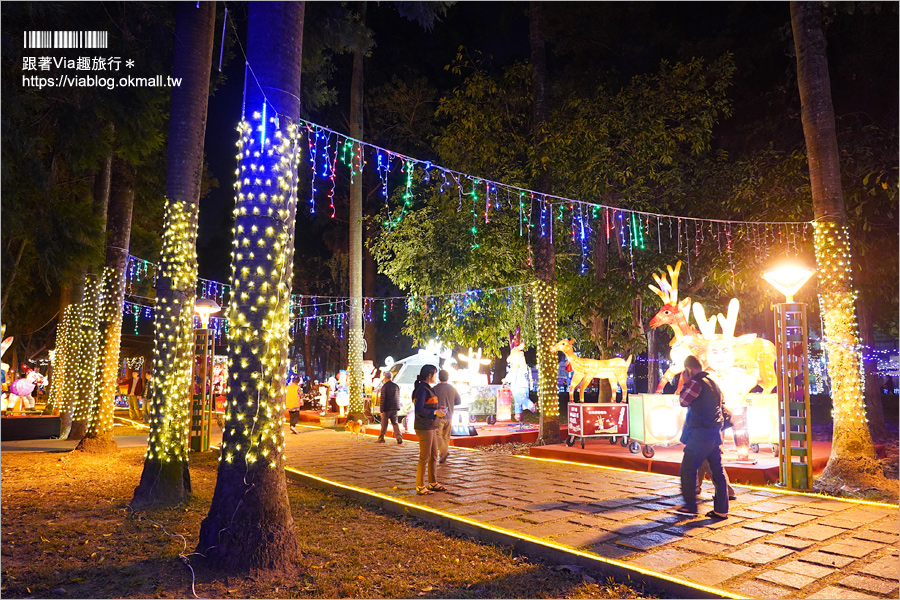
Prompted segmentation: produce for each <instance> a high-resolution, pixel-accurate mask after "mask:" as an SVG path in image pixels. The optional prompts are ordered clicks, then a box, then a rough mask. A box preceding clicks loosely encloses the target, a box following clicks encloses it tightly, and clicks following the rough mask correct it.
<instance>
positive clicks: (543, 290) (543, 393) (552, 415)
mask: <svg viewBox="0 0 900 600" xmlns="http://www.w3.org/2000/svg"><path fill="white" fill-rule="evenodd" d="M531 285H532V287H531V289H532V295H533V297H534V303H535V313H536V315H535V318H536V320H537V338H538V339H537V363H538V365H537V366H538V404H539V406H540V410H541V414H542V415H543V418H544V419H548V420H549V421H550V422H551V423H556V422H557V421H558V420H559V391H558V387H557V382H556V379H557V375H558V372H559V358H558V357H557V355H556V352H554V351H553V350H552V347H553V345H554V344H555V343H556V342H557V334H556V286H555V285H553V284H551V283H548V282H546V281H543V280H540V279H539V280H536V281H534V282H533V283H532V284H531Z"/></svg>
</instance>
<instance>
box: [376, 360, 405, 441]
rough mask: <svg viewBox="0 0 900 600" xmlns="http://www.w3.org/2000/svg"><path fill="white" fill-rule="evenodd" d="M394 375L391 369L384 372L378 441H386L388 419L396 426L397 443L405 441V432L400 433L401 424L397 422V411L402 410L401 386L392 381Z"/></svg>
mask: <svg viewBox="0 0 900 600" xmlns="http://www.w3.org/2000/svg"><path fill="white" fill-rule="evenodd" d="M392 378H393V376H392V375H391V373H390V371H388V372H387V373H385V374H384V383H383V384H382V385H381V392H380V395H381V435H379V436H378V439H377V440H376V442H377V443H379V444H383V443H384V434H385V433H387V426H388V421H389V420H390V422H391V425H392V426H393V427H394V437H395V438H397V443H398V444H402V443H403V434H402V433H400V424H399V423H397V413H398V412H400V386H399V385H397V384H396V383H394V382H393V381H391V379H392Z"/></svg>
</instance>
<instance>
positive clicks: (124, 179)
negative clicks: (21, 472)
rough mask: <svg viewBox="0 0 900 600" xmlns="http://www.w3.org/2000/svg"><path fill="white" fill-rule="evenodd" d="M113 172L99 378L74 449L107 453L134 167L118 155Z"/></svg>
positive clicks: (110, 440) (111, 448)
mask: <svg viewBox="0 0 900 600" xmlns="http://www.w3.org/2000/svg"><path fill="white" fill-rule="evenodd" d="M113 170H114V171H115V173H114V174H113V178H112V191H111V192H109V196H110V201H109V207H108V210H107V221H106V232H107V237H106V268H105V269H104V270H103V276H102V277H101V281H102V283H101V285H102V290H103V291H102V294H103V305H102V307H101V311H100V315H99V320H100V332H101V336H102V337H101V340H100V343H101V345H102V349H101V351H100V355H99V357H98V358H99V365H98V372H99V375H100V377H99V381H98V382H97V389H96V394H97V397H96V402H94V410H95V411H96V412H93V413H92V414H91V416H90V419H89V424H88V429H87V434H86V435H85V437H84V438H83V439H82V440H81V441H80V442H79V443H78V446H77V447H76V450H82V451H87V452H96V453H107V452H113V451H115V450H116V449H117V446H116V443H115V441H114V439H113V428H112V425H113V409H114V408H115V397H116V375H117V374H118V370H119V348H120V346H121V342H122V303H123V302H124V300H125V269H126V268H127V267H128V247H129V244H130V243H131V214H132V210H133V208H134V180H135V172H134V167H133V166H131V165H129V164H127V163H126V162H125V161H123V160H122V159H120V158H116V159H115V162H114V163H113Z"/></svg>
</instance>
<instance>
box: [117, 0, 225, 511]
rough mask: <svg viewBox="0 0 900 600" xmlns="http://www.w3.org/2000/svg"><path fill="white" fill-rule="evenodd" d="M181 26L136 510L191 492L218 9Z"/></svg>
mask: <svg viewBox="0 0 900 600" xmlns="http://www.w3.org/2000/svg"><path fill="white" fill-rule="evenodd" d="M177 10H178V12H177V14H176V21H175V62H174V65H173V76H174V77H180V78H181V80H182V85H181V86H180V87H177V88H174V89H173V90H172V106H171V109H170V112H169V147H168V150H167V163H166V213H165V225H164V230H163V247H162V253H161V255H160V270H159V274H158V277H157V283H156V298H157V300H156V301H157V304H156V311H155V314H154V326H155V333H154V347H155V353H154V354H155V355H154V364H153V385H152V386H151V387H152V389H151V390H148V391H145V393H144V397H145V398H147V399H148V400H149V402H150V404H149V415H150V419H149V421H150V423H149V424H150V434H149V436H148V438H149V447H148V448H147V454H146V456H145V458H144V470H143V472H142V473H141V481H140V483H139V484H138V486H137V488H135V490H134V497H133V498H132V500H131V506H132V507H133V508H139V507H144V506H149V505H154V504H169V505H171V504H178V503H180V502H182V501H184V500H186V499H187V498H188V497H189V496H190V494H191V478H190V472H189V471H188V454H187V453H188V448H187V440H186V439H185V437H186V436H185V430H186V429H187V426H188V423H187V421H188V414H189V405H190V396H189V390H190V383H191V381H190V378H191V364H192V361H193V341H194V340H193V328H194V302H195V296H196V293H197V292H196V289H197V212H198V209H199V201H200V179H201V174H202V172H203V145H204V138H205V136H206V115H207V108H208V105H209V75H210V71H211V69H212V49H213V39H214V37H215V35H214V31H213V30H214V28H215V17H216V13H215V3H214V2H201V3H199V4H196V5H195V4H194V3H192V2H184V3H181V4H179V5H178V9H177Z"/></svg>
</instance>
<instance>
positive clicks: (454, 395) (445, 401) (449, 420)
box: [434, 369, 462, 463]
mask: <svg viewBox="0 0 900 600" xmlns="http://www.w3.org/2000/svg"><path fill="white" fill-rule="evenodd" d="M438 379H439V380H440V383H439V384H437V385H436V386H434V393H435V395H437V399H438V407H440V408H443V409H444V411H446V413H447V414H446V415H444V416H443V417H438V422H437V445H438V462H439V463H444V462H445V461H446V460H447V456H448V455H449V454H450V428H451V427H452V425H453V407H454V406H459V405H460V404H462V399H460V397H459V392H457V391H456V388H455V387H453V386H452V385H450V384H449V383H447V382H448V381H449V379H450V373H448V372H447V370H446V369H441V370H440V371H438Z"/></svg>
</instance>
